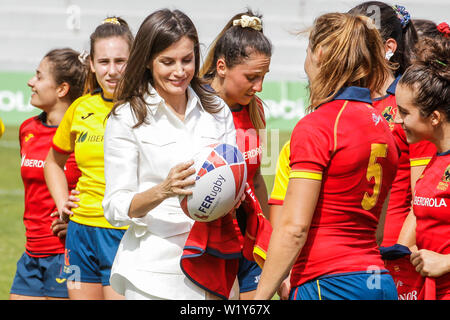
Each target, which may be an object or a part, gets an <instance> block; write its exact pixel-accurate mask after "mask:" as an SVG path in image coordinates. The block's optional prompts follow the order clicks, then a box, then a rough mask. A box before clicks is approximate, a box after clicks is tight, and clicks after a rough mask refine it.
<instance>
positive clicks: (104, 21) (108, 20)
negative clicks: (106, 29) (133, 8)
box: [102, 18, 120, 26]
mask: <svg viewBox="0 0 450 320" xmlns="http://www.w3.org/2000/svg"><path fill="white" fill-rule="evenodd" d="M105 23H112V24H117V25H119V26H120V22H119V20H118V19H117V18H106V19H105V20H103V21H102V24H105Z"/></svg>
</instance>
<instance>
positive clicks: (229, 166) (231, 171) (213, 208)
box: [180, 143, 247, 222]
mask: <svg viewBox="0 0 450 320" xmlns="http://www.w3.org/2000/svg"><path fill="white" fill-rule="evenodd" d="M194 168H195V180H196V181H195V185H193V187H192V188H191V190H192V195H188V196H182V197H180V205H181V208H182V209H183V212H184V213H185V214H186V215H187V216H188V217H190V218H192V219H194V220H196V221H201V222H210V221H214V220H217V219H219V218H221V217H223V216H224V215H226V214H227V213H229V212H230V211H231V210H232V209H233V208H234V206H235V205H236V204H237V202H238V201H239V200H240V198H241V196H242V194H243V193H244V189H245V183H246V182H247V165H246V163H245V160H244V157H243V156H242V153H241V152H240V151H239V149H238V148H237V147H235V146H233V145H229V144H225V143H220V144H213V145H209V146H207V147H205V148H202V150H201V151H200V152H199V153H198V154H197V155H196V156H195V157H194Z"/></svg>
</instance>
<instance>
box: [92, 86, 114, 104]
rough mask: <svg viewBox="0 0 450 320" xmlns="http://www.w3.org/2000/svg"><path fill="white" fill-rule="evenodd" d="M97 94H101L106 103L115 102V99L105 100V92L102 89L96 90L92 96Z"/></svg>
mask: <svg viewBox="0 0 450 320" xmlns="http://www.w3.org/2000/svg"><path fill="white" fill-rule="evenodd" d="M96 93H100V95H101V96H102V99H103V100H104V101H106V102H113V101H114V100H113V99H108V98H105V96H104V95H103V90H102V88H97V89H95V90H94V91H93V92H92V94H96Z"/></svg>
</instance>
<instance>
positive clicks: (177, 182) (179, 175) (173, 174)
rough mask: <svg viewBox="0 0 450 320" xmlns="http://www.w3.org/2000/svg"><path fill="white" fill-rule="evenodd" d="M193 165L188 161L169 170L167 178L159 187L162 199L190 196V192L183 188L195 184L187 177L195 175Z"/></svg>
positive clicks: (192, 162)
mask: <svg viewBox="0 0 450 320" xmlns="http://www.w3.org/2000/svg"><path fill="white" fill-rule="evenodd" d="M193 164H194V161H193V160H190V161H188V162H183V163H179V164H177V165H176V166H174V167H173V168H172V169H170V171H169V174H168V175H167V178H166V179H165V180H164V181H163V183H162V185H161V187H162V192H163V197H164V198H170V197H173V196H184V195H191V194H192V191H191V190H187V189H184V188H185V187H189V186H192V185H194V184H195V178H189V176H191V175H193V174H194V173H195V168H194V167H192V165H193Z"/></svg>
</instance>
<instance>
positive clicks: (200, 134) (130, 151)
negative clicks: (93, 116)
mask: <svg viewBox="0 0 450 320" xmlns="http://www.w3.org/2000/svg"><path fill="white" fill-rule="evenodd" d="M199 61H200V52H199V41H198V36H197V31H196V29H195V26H194V24H193V23H192V21H191V19H190V18H189V17H188V16H186V15H185V14H184V13H183V12H181V11H178V10H173V11H171V10H168V9H163V10H158V11H155V12H154V13H152V14H150V15H149V16H148V17H147V18H146V19H145V20H144V21H143V23H142V24H141V26H140V28H139V31H138V32H137V34H136V39H135V42H134V44H133V48H132V50H131V52H130V59H129V60H128V64H127V67H126V69H125V73H124V76H123V78H122V79H121V81H120V83H119V86H118V92H117V100H118V102H117V103H116V105H115V106H114V108H113V110H112V112H111V114H110V117H109V118H108V121H107V125H106V131H105V180H106V189H105V198H104V200H103V207H104V209H105V216H106V218H107V219H108V221H109V222H110V223H111V224H113V225H114V226H116V227H123V226H129V228H128V230H127V231H126V233H125V235H124V237H123V239H122V242H121V245H120V246H119V249H118V251H117V255H116V258H115V261H114V265H113V269H112V273H111V284H112V286H113V289H114V290H116V291H117V292H118V293H120V294H124V295H125V298H126V299H154V300H161V299H178V300H180V299H199V300H205V299H217V297H215V295H212V294H211V293H210V292H211V291H214V290H211V289H216V288H217V286H218V285H220V284H222V283H224V282H227V280H228V277H227V278H226V279H225V277H224V276H223V275H224V273H223V272H222V273H221V271H226V270H225V269H226V267H228V266H229V265H233V263H235V265H237V262H238V261H237V258H235V257H234V256H233V257H232V258H229V260H226V263H225V262H224V261H223V260H224V259H223V256H217V257H216V256H212V255H211V256H210V255H208V254H205V256H208V257H209V260H208V261H207V262H208V263H207V264H211V263H212V262H216V261H218V262H219V263H221V261H222V262H223V264H221V266H222V270H219V269H220V268H216V269H214V272H215V274H214V276H212V275H210V274H209V273H207V272H205V270H207V268H208V266H207V265H201V264H199V265H198V267H197V268H199V269H197V271H199V270H201V271H203V277H205V276H206V278H207V279H206V280H209V279H212V278H214V279H215V280H216V281H217V282H216V283H214V285H213V288H209V289H210V290H209V291H208V288H207V287H206V286H202V285H199V283H198V282H195V281H194V280H193V277H191V276H190V275H192V273H190V271H192V270H187V269H186V268H183V270H182V269H181V266H180V261H181V259H182V255H183V250H184V248H185V244H186V243H187V241H188V239H189V236H190V233H191V230H194V228H195V226H196V224H197V226H198V224H199V223H200V222H195V223H194V220H192V219H190V218H189V217H188V216H187V215H185V214H184V212H183V210H182V209H181V206H180V202H179V200H178V197H179V196H184V195H188V194H191V193H192V191H190V190H187V189H184V188H185V187H190V186H192V185H193V184H194V182H195V181H194V179H193V178H191V177H190V176H191V175H192V174H193V173H195V169H194V168H193V167H192V164H193V161H192V160H190V159H192V158H193V157H194V155H195V153H196V152H198V151H200V150H201V149H202V148H203V147H205V146H208V145H210V144H212V143H220V142H223V143H228V144H231V145H235V144H236V131H235V128H234V125H233V117H232V116H231V113H230V110H229V109H228V108H226V107H224V106H225V104H224V103H223V101H222V100H221V99H219V98H217V97H216V96H215V95H213V94H212V93H211V92H210V91H208V90H207V89H205V87H204V86H203V84H202V81H201V80H200V78H199V76H198V69H199ZM230 216H231V215H227V216H226V217H224V218H222V219H228V220H221V221H225V222H227V221H228V222H230V221H231V222H232V220H230V219H231V218H230ZM225 222H219V223H218V224H217V225H216V226H218V227H219V228H220V226H221V225H220V223H222V225H224V224H225ZM227 225H228V226H233V224H232V223H229V224H227ZM201 227H202V228H203V227H206V228H208V225H207V224H205V223H201ZM195 230H197V231H198V228H197V229H195ZM228 231H230V230H228ZM231 232H232V233H231V234H229V236H230V239H235V240H236V241H238V240H237V239H238V238H237V234H235V233H234V232H235V230H234V228H233V229H231ZM218 233H221V232H218ZM224 233H226V232H224ZM233 237H234V238H233ZM238 248H239V246H238ZM227 249H228V248H227ZM238 250H239V249H238ZM238 253H239V252H238ZM229 269H230V272H231V280H232V281H231V285H230V286H229V287H227V289H228V292H226V293H224V294H223V296H225V297H227V298H228V297H229V296H230V291H231V292H234V290H231V287H232V285H233V281H234V278H235V274H234V277H233V272H237V268H236V270H235V269H234V268H229ZM203 280H204V279H203ZM216 291H217V290H216ZM216 293H217V292H215V294H216ZM216 295H217V296H219V294H216ZM235 296H237V294H235Z"/></svg>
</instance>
